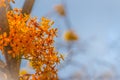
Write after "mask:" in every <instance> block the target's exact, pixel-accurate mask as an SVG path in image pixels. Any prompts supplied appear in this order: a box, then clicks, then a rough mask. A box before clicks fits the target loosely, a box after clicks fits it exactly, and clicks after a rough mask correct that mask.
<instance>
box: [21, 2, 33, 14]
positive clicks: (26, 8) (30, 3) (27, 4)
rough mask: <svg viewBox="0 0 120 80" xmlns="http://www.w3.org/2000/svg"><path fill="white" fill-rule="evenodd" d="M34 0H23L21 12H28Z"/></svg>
mask: <svg viewBox="0 0 120 80" xmlns="http://www.w3.org/2000/svg"><path fill="white" fill-rule="evenodd" d="M34 2H35V0H25V3H24V6H23V8H22V13H26V14H30V13H31V11H32V7H33V5H34Z"/></svg>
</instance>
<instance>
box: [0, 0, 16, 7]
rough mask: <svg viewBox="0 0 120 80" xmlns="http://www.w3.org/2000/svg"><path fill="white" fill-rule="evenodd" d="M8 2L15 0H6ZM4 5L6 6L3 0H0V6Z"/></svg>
mask: <svg viewBox="0 0 120 80" xmlns="http://www.w3.org/2000/svg"><path fill="white" fill-rule="evenodd" d="M7 1H8V2H12V3H15V1H14V0H7ZM3 6H4V7H5V6H6V4H5V0H0V7H3Z"/></svg>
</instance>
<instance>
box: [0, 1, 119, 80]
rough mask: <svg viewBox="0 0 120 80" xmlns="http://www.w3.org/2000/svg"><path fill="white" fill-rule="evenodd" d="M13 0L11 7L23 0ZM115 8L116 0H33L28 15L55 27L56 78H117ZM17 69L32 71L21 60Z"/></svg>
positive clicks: (100, 79) (117, 25)
mask: <svg viewBox="0 0 120 80" xmlns="http://www.w3.org/2000/svg"><path fill="white" fill-rule="evenodd" d="M15 1H16V4H11V6H12V8H15V7H17V8H22V6H23V3H24V1H25V0H15ZM119 9H120V0H35V4H34V6H33V9H32V12H31V16H37V17H38V20H40V18H41V17H43V16H44V17H47V18H49V19H51V20H53V21H54V22H55V24H54V25H53V27H55V28H58V36H57V38H55V44H54V45H55V46H56V49H57V50H58V52H59V53H62V54H63V55H64V61H62V62H61V64H60V65H59V66H58V69H59V70H58V75H59V79H60V80H120V68H119V67H120V63H119V61H120V58H119V57H120V53H119V52H120V31H119V30H120V27H119V26H120V22H119V21H120V10H119ZM1 58H2V56H1ZM21 70H27V71H28V72H31V73H32V72H34V70H32V69H31V67H30V64H29V62H27V61H25V60H24V61H23V63H22V65H21Z"/></svg>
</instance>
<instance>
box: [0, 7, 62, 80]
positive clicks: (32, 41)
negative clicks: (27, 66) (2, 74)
mask: <svg viewBox="0 0 120 80" xmlns="http://www.w3.org/2000/svg"><path fill="white" fill-rule="evenodd" d="M7 17H8V22H9V28H10V32H9V35H8V36H7V34H6V33H4V34H2V35H0V42H1V43H0V50H2V48H3V47H5V46H8V45H9V46H11V48H12V49H11V50H9V51H8V53H9V54H10V55H11V56H12V57H16V58H25V59H27V60H30V62H31V64H32V67H33V69H35V71H36V73H35V74H33V75H34V77H33V76H30V77H33V78H32V79H33V80H53V79H54V80H57V79H58V76H57V69H56V66H55V65H57V64H59V63H60V60H61V59H62V58H63V57H62V56H60V57H59V54H58V52H57V51H55V48H54V46H53V43H54V37H55V36H56V31H57V29H55V28H52V27H51V26H52V24H53V22H52V21H51V20H49V19H47V18H45V17H42V18H41V22H37V18H35V17H33V18H31V17H30V16H29V15H26V14H22V13H21V10H19V9H14V10H13V11H9V12H8V14H7ZM3 42H4V43H5V45H3ZM2 51H3V50H2ZM53 66H54V68H53ZM23 77H24V76H23Z"/></svg>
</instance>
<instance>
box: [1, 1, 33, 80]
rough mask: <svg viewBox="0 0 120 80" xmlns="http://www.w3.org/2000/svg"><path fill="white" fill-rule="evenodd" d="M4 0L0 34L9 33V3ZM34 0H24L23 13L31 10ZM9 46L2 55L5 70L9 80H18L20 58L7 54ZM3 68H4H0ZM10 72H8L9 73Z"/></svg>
mask: <svg viewBox="0 0 120 80" xmlns="http://www.w3.org/2000/svg"><path fill="white" fill-rule="evenodd" d="M7 1H8V0H6V6H7V7H2V8H0V34H2V33H4V32H7V34H8V35H9V24H8V20H7V16H6V14H7V11H8V10H10V7H9V4H8V2H7ZM34 1H35V0H26V1H25V4H24V6H23V11H22V12H23V13H27V14H29V13H30V12H31V10H32V6H33V4H34ZM10 49H11V47H10V46H6V47H4V56H5V59H6V70H7V71H8V72H7V76H10V77H8V79H9V80H10V79H11V80H18V79H19V77H18V76H19V69H20V62H21V61H20V60H16V58H13V57H11V55H9V54H8V50H10ZM2 69H4V68H2ZM9 73H10V74H9Z"/></svg>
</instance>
